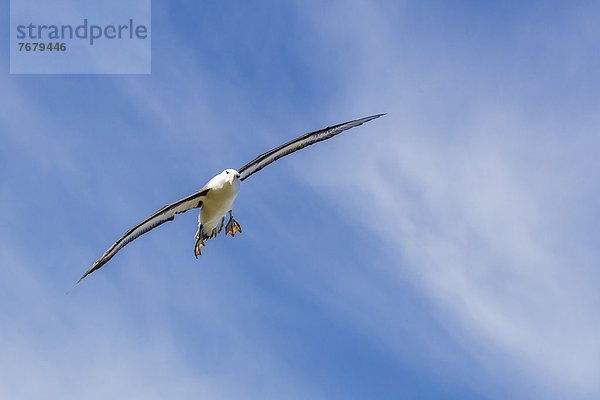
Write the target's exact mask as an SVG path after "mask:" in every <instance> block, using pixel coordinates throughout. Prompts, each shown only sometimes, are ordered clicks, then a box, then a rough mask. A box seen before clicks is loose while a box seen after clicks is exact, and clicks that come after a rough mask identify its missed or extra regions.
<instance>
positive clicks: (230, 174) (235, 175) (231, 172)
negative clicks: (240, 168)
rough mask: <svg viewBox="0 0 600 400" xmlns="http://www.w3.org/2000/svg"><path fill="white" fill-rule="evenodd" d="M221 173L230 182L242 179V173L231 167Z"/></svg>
mask: <svg viewBox="0 0 600 400" xmlns="http://www.w3.org/2000/svg"><path fill="white" fill-rule="evenodd" d="M221 175H223V176H224V177H225V181H227V182H229V183H230V184H233V183H234V182H235V181H236V180H239V179H240V173H239V172H237V171H236V170H235V169H231V168H230V169H226V170H225V171H223V172H221Z"/></svg>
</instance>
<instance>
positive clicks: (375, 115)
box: [359, 113, 387, 122]
mask: <svg viewBox="0 0 600 400" xmlns="http://www.w3.org/2000/svg"><path fill="white" fill-rule="evenodd" d="M384 115H387V113H381V114H373V115H370V116H368V117H364V118H361V119H359V121H360V120H364V121H365V122H368V121H372V120H374V119H377V118H379V117H383V116H384Z"/></svg>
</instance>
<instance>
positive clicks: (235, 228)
mask: <svg viewBox="0 0 600 400" xmlns="http://www.w3.org/2000/svg"><path fill="white" fill-rule="evenodd" d="M238 232H239V233H242V227H241V226H240V224H238V223H237V221H236V220H235V219H233V213H232V212H231V211H229V221H228V222H227V225H226V226H225V233H226V234H227V235H230V236H231V237H234V236H235V234H236V233H238Z"/></svg>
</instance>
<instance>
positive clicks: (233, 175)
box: [77, 114, 385, 283]
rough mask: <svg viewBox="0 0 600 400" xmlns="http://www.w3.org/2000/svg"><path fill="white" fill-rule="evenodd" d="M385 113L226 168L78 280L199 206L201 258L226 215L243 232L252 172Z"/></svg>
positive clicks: (231, 229)
mask: <svg viewBox="0 0 600 400" xmlns="http://www.w3.org/2000/svg"><path fill="white" fill-rule="evenodd" d="M382 115H385V114H376V115H371V116H369V117H365V118H359V119H355V120H352V121H348V122H343V123H341V124H337V125H333V126H329V127H327V128H323V129H319V130H317V131H314V132H309V133H306V134H304V135H301V136H298V137H297V138H296V139H293V140H291V141H289V142H287V143H284V144H282V145H281V146H279V147H275V148H274V149H271V150H269V151H267V152H265V153H263V154H261V155H259V156H258V157H256V158H255V159H254V160H252V161H250V162H249V163H248V164H246V165H244V166H243V167H241V168H239V169H237V170H235V169H231V168H230V169H226V170H225V171H223V172H221V173H220V174H218V175H216V176H215V177H213V178H212V179H211V180H209V181H208V182H207V183H206V185H204V186H203V187H202V188H201V189H200V190H198V191H197V192H196V193H193V194H191V195H189V196H187V197H184V198H183V199H181V200H179V201H176V202H174V203H171V204H169V205H166V206H164V207H163V208H161V209H160V210H158V211H157V212H155V213H154V214H152V215H151V216H149V217H148V218H146V219H144V220H143V221H141V222H140V223H138V224H137V225H135V226H134V227H133V228H131V229H129V230H128V231H127V232H125V234H124V235H123V236H121V237H120V238H119V240H117V241H116V242H115V243H114V244H113V245H112V246H110V247H109V248H108V250H106V252H104V254H102V256H101V257H100V258H99V259H98V260H97V261H96V262H95V263H94V264H92V266H91V267H90V268H89V269H88V270H87V271H86V272H85V274H83V276H82V277H81V278H79V280H78V281H77V283H79V282H81V281H82V279H83V278H85V277H86V276H88V275H89V274H91V273H92V272H94V271H97V270H98V269H100V268H101V267H102V266H103V265H104V264H106V263H107V262H108V261H109V260H110V259H111V258H113V257H114V256H115V254H117V253H118V252H119V251H120V250H121V249H122V248H123V247H125V246H126V245H127V244H129V243H131V242H132V241H133V240H135V239H137V238H138V237H140V236H142V235H143V234H144V233H146V232H149V231H150V230H152V229H154V228H156V227H157V226H160V225H162V224H164V223H165V222H169V221H173V220H174V219H175V215H176V214H181V213H184V212H186V211H189V210H192V209H195V208H198V209H200V212H199V213H198V230H197V231H196V236H195V243H194V255H195V256H196V258H198V256H199V255H201V254H202V248H203V247H204V246H205V241H206V240H209V239H212V238H214V237H215V236H217V235H218V234H219V233H221V231H222V230H223V225H224V224H225V218H226V217H227V215H229V220H228V222H227V224H226V225H225V233H226V234H227V235H230V236H231V237H234V236H235V234H236V233H238V232H239V233H241V232H242V227H241V226H240V224H239V223H238V222H237V221H236V220H235V219H234V218H233V202H234V201H235V199H236V197H237V195H238V192H239V191H240V182H242V181H244V180H246V179H248V177H250V176H251V175H252V174H254V173H256V172H258V171H260V170H261V169H263V168H264V167H266V166H267V165H269V164H271V163H272V162H274V161H276V160H278V159H280V158H281V157H284V156H287V155H288V154H292V153H294V152H296V151H298V150H300V149H303V148H305V147H307V146H310V145H311V144H315V143H318V142H321V141H323V140H327V139H330V138H332V137H334V136H336V135H338V134H340V133H342V132H344V131H346V130H348V129H351V128H354V127H357V126H359V125H362V124H364V123H365V122H369V121H371V120H374V119H375V118H379V117H381V116H382Z"/></svg>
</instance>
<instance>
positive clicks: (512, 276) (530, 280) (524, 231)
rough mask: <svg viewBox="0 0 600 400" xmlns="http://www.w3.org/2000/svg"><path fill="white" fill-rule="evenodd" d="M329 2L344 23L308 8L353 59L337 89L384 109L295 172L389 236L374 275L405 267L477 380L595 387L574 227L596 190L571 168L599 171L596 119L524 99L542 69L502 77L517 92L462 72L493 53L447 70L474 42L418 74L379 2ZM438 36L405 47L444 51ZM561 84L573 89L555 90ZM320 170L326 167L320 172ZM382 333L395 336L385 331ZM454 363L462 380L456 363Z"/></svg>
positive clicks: (586, 271) (597, 345)
mask: <svg viewBox="0 0 600 400" xmlns="http://www.w3.org/2000/svg"><path fill="white" fill-rule="evenodd" d="M354 6H356V8H353V7H354ZM350 9H352V10H353V13H352V15H347V14H348V13H347V12H345V11H344V10H350ZM337 12H339V13H342V14H344V15H346V16H347V18H343V23H339V22H338V23H334V22H332V23H329V24H324V23H323V21H322V19H321V18H322V15H321V14H320V13H319V14H318V15H317V14H315V15H312V16H311V17H313V18H314V21H316V22H315V24H316V26H318V27H326V29H327V35H325V36H324V37H326V38H339V37H340V36H341V37H344V38H345V39H344V40H343V42H344V43H351V44H348V47H347V49H346V50H347V51H348V54H349V55H348V57H350V58H352V59H354V60H357V61H356V64H357V66H356V67H355V68H354V70H353V71H354V72H355V73H356V75H355V76H356V77H358V78H359V79H356V80H355V82H354V83H353V84H352V85H350V86H349V87H348V89H347V93H348V94H347V95H345V96H344V100H342V99H340V102H341V103H342V104H343V105H344V107H347V108H349V109H352V110H356V109H362V110H367V111H364V112H363V113H368V112H379V111H384V112H385V111H387V112H389V115H388V116H386V117H384V118H382V119H381V120H377V121H374V122H372V123H370V124H368V125H367V126H365V127H361V128H359V129H362V130H363V131H362V132H361V133H360V134H358V133H357V134H356V135H355V136H351V135H348V136H347V137H345V140H344V141H339V142H338V144H337V145H336V147H335V149H333V150H332V152H333V154H330V156H329V157H327V159H326V160H323V159H322V158H319V157H317V156H316V155H315V156H312V157H314V159H311V160H312V161H313V162H309V163H307V165H310V167H308V168H309V170H308V171H307V170H306V167H304V168H303V171H302V174H301V175H302V176H304V177H306V176H310V177H311V178H310V180H309V179H307V182H309V183H310V184H312V185H314V186H315V187H316V188H318V190H319V191H320V192H322V193H325V194H327V195H328V196H329V198H330V200H329V201H332V202H336V203H338V204H339V205H340V206H341V207H343V211H342V213H343V214H344V215H346V216H351V218H354V219H355V220H356V221H357V222H359V223H360V228H359V229H361V231H362V232H363V234H369V233H375V234H377V235H378V237H380V238H382V239H383V240H385V242H386V243H389V244H390V245H391V246H393V250H392V256H391V257H390V258H389V259H388V260H387V263H385V265H386V267H385V269H386V271H385V272H384V273H385V275H386V276H392V277H394V279H395V280H396V282H397V284H398V287H399V290H400V289H401V286H402V285H404V284H405V280H406V279H407V278H408V279H410V281H411V282H412V284H413V285H414V287H416V288H417V289H418V290H419V291H420V292H421V293H422V294H423V295H424V296H426V297H427V298H428V299H429V300H430V301H431V302H432V303H433V304H434V306H435V308H436V310H437V314H438V316H439V318H440V319H441V320H443V321H444V324H445V325H446V329H448V331H449V332H451V333H452V334H453V335H454V336H455V337H456V338H457V340H458V341H459V342H461V343H462V344H463V346H464V349H465V351H466V352H468V353H470V354H472V356H473V357H475V358H477V359H479V362H480V365H481V366H482V367H485V368H486V369H487V370H488V374H489V375H490V376H492V380H495V381H497V382H508V383H509V384H510V385H511V387H512V389H511V391H513V392H514V394H518V395H520V396H527V397H528V396H530V395H532V393H538V394H539V393H542V394H543V395H544V396H550V397H553V396H556V397H562V396H583V397H586V396H592V395H597V394H598V393H600V385H599V384H598V379H597V377H598V374H599V373H600V357H599V356H600V339H599V338H598V335H597V334H596V333H597V332H598V328H600V318H599V317H598V316H597V308H598V304H599V302H600V296H599V295H598V294H597V291H596V290H595V288H596V287H597V284H598V281H599V275H598V273H597V272H596V271H594V270H593V265H594V263H595V261H594V260H597V256H598V254H597V253H598V252H597V250H596V248H595V243H593V241H589V240H588V235H589V234H590V232H594V231H595V230H594V228H593V227H592V224H590V223H586V222H583V221H585V217H586V216H587V215H594V214H595V213H596V212H597V208H598V207H597V205H596V204H595V201H594V200H593V198H589V197H586V196H587V195H589V194H592V193H594V192H596V191H597V189H596V188H590V186H589V180H587V179H585V180H582V179H581V177H582V176H586V175H590V174H591V175H593V176H595V179H597V178H598V174H597V173H596V171H597V169H593V168H590V166H593V165H594V164H595V162H593V160H594V159H595V154H594V151H592V150H591V149H594V148H597V147H598V140H597V139H594V137H593V136H586V135H585V134H584V132H586V131H588V130H594V129H595V130H597V127H598V119H597V118H596V117H595V116H594V114H593V113H591V112H590V113H587V114H586V113H585V112H580V113H578V114H577V119H578V120H577V121H573V120H572V119H573V118H574V116H573V115H571V114H570V113H569V112H567V111H563V112H555V110H556V109H557V107H560V106H561V104H562V103H563V101H566V100H565V99H564V98H562V99H561V97H560V96H561V94H558V93H557V96H556V97H553V98H546V99H544V100H543V102H540V100H539V99H538V98H535V96H533V97H532V96H531V93H532V92H536V91H538V92H541V91H543V90H544V88H545V86H547V85H552V84H554V83H555V82H554V81H553V79H555V78H556V77H555V76H552V75H551V74H549V75H548V76H546V80H544V79H540V80H538V81H536V82H535V83H534V84H531V83H530V82H527V81H523V77H521V76H519V75H514V74H513V75H508V76H504V77H503V79H504V80H506V81H507V82H509V83H510V84H511V85H514V86H517V85H518V84H519V82H522V83H523V85H524V86H528V85H529V86H528V94H526V95H523V97H519V95H520V93H514V94H513V93H511V92H501V90H502V89H501V86H499V85H503V84H502V83H497V82H495V81H493V80H489V81H487V82H486V81H485V80H484V81H482V80H481V79H478V78H477V75H479V76H481V75H482V74H483V76H485V75H490V76H492V75H494V73H497V72H500V71H502V70H501V68H502V67H503V66H501V65H500V66H496V67H494V66H492V65H486V64H485V63H483V64H480V65H476V67H478V68H484V69H485V72H484V73H482V72H480V71H476V72H475V73H474V74H470V72H469V71H470V70H469V69H468V68H462V67H465V65H464V64H463V62H464V60H465V58H466V59H470V58H469V57H471V56H473V55H468V54H467V55H466V56H465V55H464V54H463V55H462V56H461V55H458V56H457V57H458V59H454V60H453V59H451V58H448V57H445V56H441V57H440V59H439V63H438V64H437V65H429V66H426V67H425V68H424V71H423V72H421V73H420V72H418V71H414V70H411V69H410V67H407V66H406V64H407V63H406V62H405V58H404V57H402V55H401V53H402V51H401V50H400V49H405V48H406V46H405V44H400V45H398V44H396V42H395V39H396V36H397V37H398V38H397V39H398V40H399V41H402V38H401V35H402V27H394V26H392V25H393V22H392V21H391V20H390V19H385V18H383V15H382V14H381V12H382V11H381V10H376V9H375V8H372V7H370V6H369V5H367V4H363V3H360V2H358V3H353V5H352V6H350V7H349V6H348V5H347V4H346V3H344V4H343V5H342V4H340V5H339V7H337V8H336V9H335V10H334V11H332V12H331V13H332V14H336V13H337ZM382 24H383V26H382ZM397 24H398V25H401V19H400V18H398V21H397ZM348 26H353V27H357V28H356V29H353V30H348V29H347V27H348ZM363 26H369V27H374V29H372V30H371V29H367V28H364V27H363ZM361 27H362V28H361ZM396 28H397V29H396ZM571 28H573V27H572V26H571ZM395 29H396V31H395ZM537 29H538V30H543V29H544V27H543V26H537ZM331 31H333V33H331ZM394 35H396V36H394ZM574 36H576V35H574ZM483 44H484V41H483V40H482V45H483ZM441 45H443V43H438V44H431V43H427V42H424V41H423V42H416V43H412V45H411V48H412V47H419V46H423V47H422V48H421V50H420V51H421V52H424V53H427V52H430V53H435V52H436V51H441V52H442V55H444V54H445V55H451V54H452V53H451V52H450V53H446V52H445V50H442V49H440V48H438V47H437V46H441ZM546 45H547V46H549V47H551V46H552V43H546ZM324 46H327V41H326V43H325V44H324ZM563 47H565V46H564V43H561V44H560V48H561V49H562V48H563ZM462 50H464V49H462ZM467 50H469V51H471V52H476V51H477V48H476V47H474V48H471V49H467ZM409 51H411V50H409ZM482 52H483V53H485V52H486V51H485V50H482ZM417 53H418V52H417ZM411 55H413V56H414V54H411ZM532 57H533V56H532ZM521 61H522V62H523V61H525V60H521ZM565 63H570V61H565ZM559 64H560V62H559ZM470 68H471V69H473V68H474V67H473V66H472V65H471V66H470ZM475 69H477V68H475ZM556 69H558V70H561V67H560V65H558V66H557V67H556ZM351 71H352V70H350V71H346V72H347V75H352V74H351ZM365 71H370V72H372V73H371V74H367V73H366V72H365ZM488 79H489V78H488ZM424 88H425V89H424ZM538 88H539V90H537V89H538ZM486 91H487V92H486ZM453 96H454V97H456V98H455V99H453ZM562 96H567V97H569V99H568V100H569V101H571V102H576V101H578V100H577V97H575V96H573V95H572V94H571V93H569V92H566V93H562ZM428 99H432V101H431V102H429V101H428ZM456 101H459V102H460V106H461V107H460V108H456ZM580 101H581V102H585V101H586V100H585V99H581V100H580ZM536 102H537V104H536V108H535V109H533V108H532V104H535V103H536ZM374 106H377V107H382V109H373V107H374ZM444 107H447V108H449V109H451V110H452V111H453V112H455V113H454V114H448V113H447V110H444ZM406 110H410V113H407V111H406ZM529 110H531V112H528V111H529ZM361 115H362V114H359V115H357V116H361ZM590 127H595V128H591V129H590ZM574 138H577V139H576V142H574ZM357 149H360V150H357ZM332 159H333V160H335V163H336V165H335V166H332ZM325 163H326V164H327V166H326V167H325ZM324 168H327V171H328V173H327V174H323V173H319V171H322V170H323V169H324ZM594 185H595V184H594ZM592 234H593V233H592ZM582 242H585V244H584V245H582ZM378 273H379V274H381V272H378ZM382 306H383V304H382ZM372 330H377V328H375V329H372ZM386 340H387V343H388V345H389V346H390V347H391V348H398V347H399V346H400V344H399V343H396V342H395V339H394V335H393V334H391V335H388V336H387V338H386ZM454 374H455V375H456V376H457V377H458V379H465V380H469V378H468V377H467V376H468V375H465V374H464V371H462V374H463V376H462V377H461V376H460V375H461V371H454Z"/></svg>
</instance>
